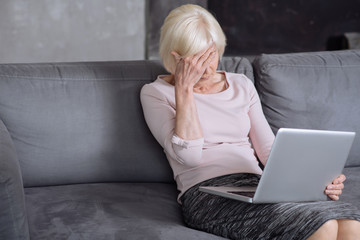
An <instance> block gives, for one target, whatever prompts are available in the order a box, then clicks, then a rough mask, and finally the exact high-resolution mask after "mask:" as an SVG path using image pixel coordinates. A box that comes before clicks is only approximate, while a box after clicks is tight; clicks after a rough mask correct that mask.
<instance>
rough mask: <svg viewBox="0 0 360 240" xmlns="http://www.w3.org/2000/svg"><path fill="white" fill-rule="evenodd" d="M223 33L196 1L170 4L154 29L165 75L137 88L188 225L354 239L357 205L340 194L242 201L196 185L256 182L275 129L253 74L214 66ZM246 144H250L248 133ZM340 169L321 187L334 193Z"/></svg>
mask: <svg viewBox="0 0 360 240" xmlns="http://www.w3.org/2000/svg"><path fill="white" fill-rule="evenodd" d="M225 41H226V40H225V36H224V34H223V31H222V29H221V27H220V26H219V24H218V22H217V21H216V20H215V18H214V17H213V16H212V15H211V14H210V13H209V12H207V11H206V10H205V9H203V8H201V7H199V6H196V5H184V6H181V7H179V8H176V9H174V10H173V11H172V12H171V13H170V14H169V16H168V17H167V18H166V19H165V22H164V24H163V27H162V29H161V39H160V56H161V58H162V60H163V63H164V66H165V68H166V69H167V70H168V71H169V73H170V75H163V76H159V77H158V78H157V79H156V81H155V82H153V83H151V84H147V85H145V86H144V87H143V89H142V91H141V101H142V105H143V110H144V115H145V119H146V121H147V124H148V126H149V128H150V130H151V132H152V133H153V135H154V136H155V138H156V139H157V141H158V142H159V143H160V144H161V146H162V147H163V148H164V151H165V153H166V156H167V158H168V160H169V163H170V165H171V167H172V169H173V172H174V177H175V180H176V182H177V186H178V189H179V191H180V194H179V198H178V201H179V203H181V204H182V209H183V215H184V219H185V222H186V224H187V225H188V226H190V227H192V228H195V229H199V230H203V231H206V232H210V233H213V234H217V235H220V236H223V237H227V238H232V239H306V238H308V239H336V238H337V237H339V238H341V239H346V237H348V239H356V237H355V236H360V222H359V220H360V213H359V211H357V209H356V208H354V207H352V206H350V205H348V204H345V203H340V202H330V201H328V202H314V203H282V204H247V203H242V202H238V201H234V200H230V199H226V198H222V197H217V196H213V195H210V194H206V193H202V192H200V191H199V190H198V188H199V186H200V185H203V186H206V185H212V186H214V185H218V186H219V185H227V184H233V185H238V186H242V185H249V184H250V185H256V184H257V183H258V180H259V176H260V175H261V173H262V170H261V168H260V167H259V165H258V161H257V158H259V160H260V161H261V163H262V164H263V165H266V160H267V158H268V155H269V153H270V149H271V146H272V143H273V141H274V135H273V133H272V131H271V129H270V127H269V124H268V123H267V121H266V119H265V117H264V114H263V112H262V109H261V103H260V100H259V97H258V94H257V92H256V90H255V88H254V86H253V84H252V82H251V81H250V80H249V79H248V78H247V77H246V76H245V75H243V74H234V73H226V72H218V71H216V69H217V66H218V61H219V58H221V56H222V54H223V53H224V49H225ZM249 140H250V141H251V144H250V141H249ZM344 181H345V176H344V175H341V176H339V177H338V178H336V179H335V180H334V182H333V184H330V185H329V186H328V187H327V189H326V190H325V192H326V194H327V195H328V196H329V197H330V198H331V199H333V200H338V199H339V196H340V194H341V191H342V189H343V187H344V185H343V182H344Z"/></svg>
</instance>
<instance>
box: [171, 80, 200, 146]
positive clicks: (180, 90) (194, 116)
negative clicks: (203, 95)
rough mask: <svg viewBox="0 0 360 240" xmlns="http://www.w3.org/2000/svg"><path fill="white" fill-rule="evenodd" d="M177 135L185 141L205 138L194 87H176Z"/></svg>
mask: <svg viewBox="0 0 360 240" xmlns="http://www.w3.org/2000/svg"><path fill="white" fill-rule="evenodd" d="M175 98H176V119H175V134H176V135H177V136H178V137H180V138H182V139H185V140H193V139H199V138H202V137H203V134H202V129H201V125H200V120H199V115H198V112H197V108H196V103H195V99H194V93H193V89H192V87H183V86H175Z"/></svg>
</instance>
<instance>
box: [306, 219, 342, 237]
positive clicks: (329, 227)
mask: <svg viewBox="0 0 360 240" xmlns="http://www.w3.org/2000/svg"><path fill="white" fill-rule="evenodd" d="M338 227H339V224H338V221H337V220H329V221H327V222H325V223H324V224H323V225H321V227H320V228H319V229H318V230H317V231H316V232H315V233H314V234H313V235H311V236H310V237H309V238H308V240H313V239H317V240H319V239H329V240H330V239H337V235H338Z"/></svg>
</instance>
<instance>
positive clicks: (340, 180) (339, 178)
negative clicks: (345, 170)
mask: <svg viewBox="0 0 360 240" xmlns="http://www.w3.org/2000/svg"><path fill="white" fill-rule="evenodd" d="M345 180H346V177H345V175H344V174H341V175H340V176H339V177H337V178H335V179H334V181H333V184H340V183H342V182H344V181H345Z"/></svg>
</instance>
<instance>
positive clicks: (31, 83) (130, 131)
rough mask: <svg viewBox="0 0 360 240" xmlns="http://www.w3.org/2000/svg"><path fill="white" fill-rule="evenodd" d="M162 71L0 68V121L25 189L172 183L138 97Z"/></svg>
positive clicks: (151, 67) (125, 66)
mask: <svg viewBox="0 0 360 240" xmlns="http://www.w3.org/2000/svg"><path fill="white" fill-rule="evenodd" d="M161 73H164V69H163V68H162V66H161V65H160V64H159V63H158V62H150V61H149V62H147V61H137V62H136V61H134V62H106V63H58V64H18V65H16V64H9V65H6V64H5V65H0V103H1V104H0V117H1V118H2V119H3V121H4V123H5V125H6V126H7V128H8V130H9V132H10V134H11V136H12V137H13V140H14V144H15V146H16V150H17V153H18V157H19V161H20V164H21V168H22V172H23V179H24V184H25V186H43V185H57V184H71V183H89V182H108V181H128V182H172V181H173V177H172V172H171V169H170V167H169V165H168V162H167V160H166V158H165V155H164V153H163V151H162V149H161V147H160V146H159V145H158V144H157V143H156V141H154V140H153V136H152V135H151V133H150V131H149V129H148V127H147V126H146V124H145V121H144V118H143V113H142V109H141V105H140V98H139V94H140V88H141V87H142V85H143V84H145V83H148V82H151V81H153V80H154V79H155V78H156V76H157V75H158V74H161ZM139 149H141V151H139Z"/></svg>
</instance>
